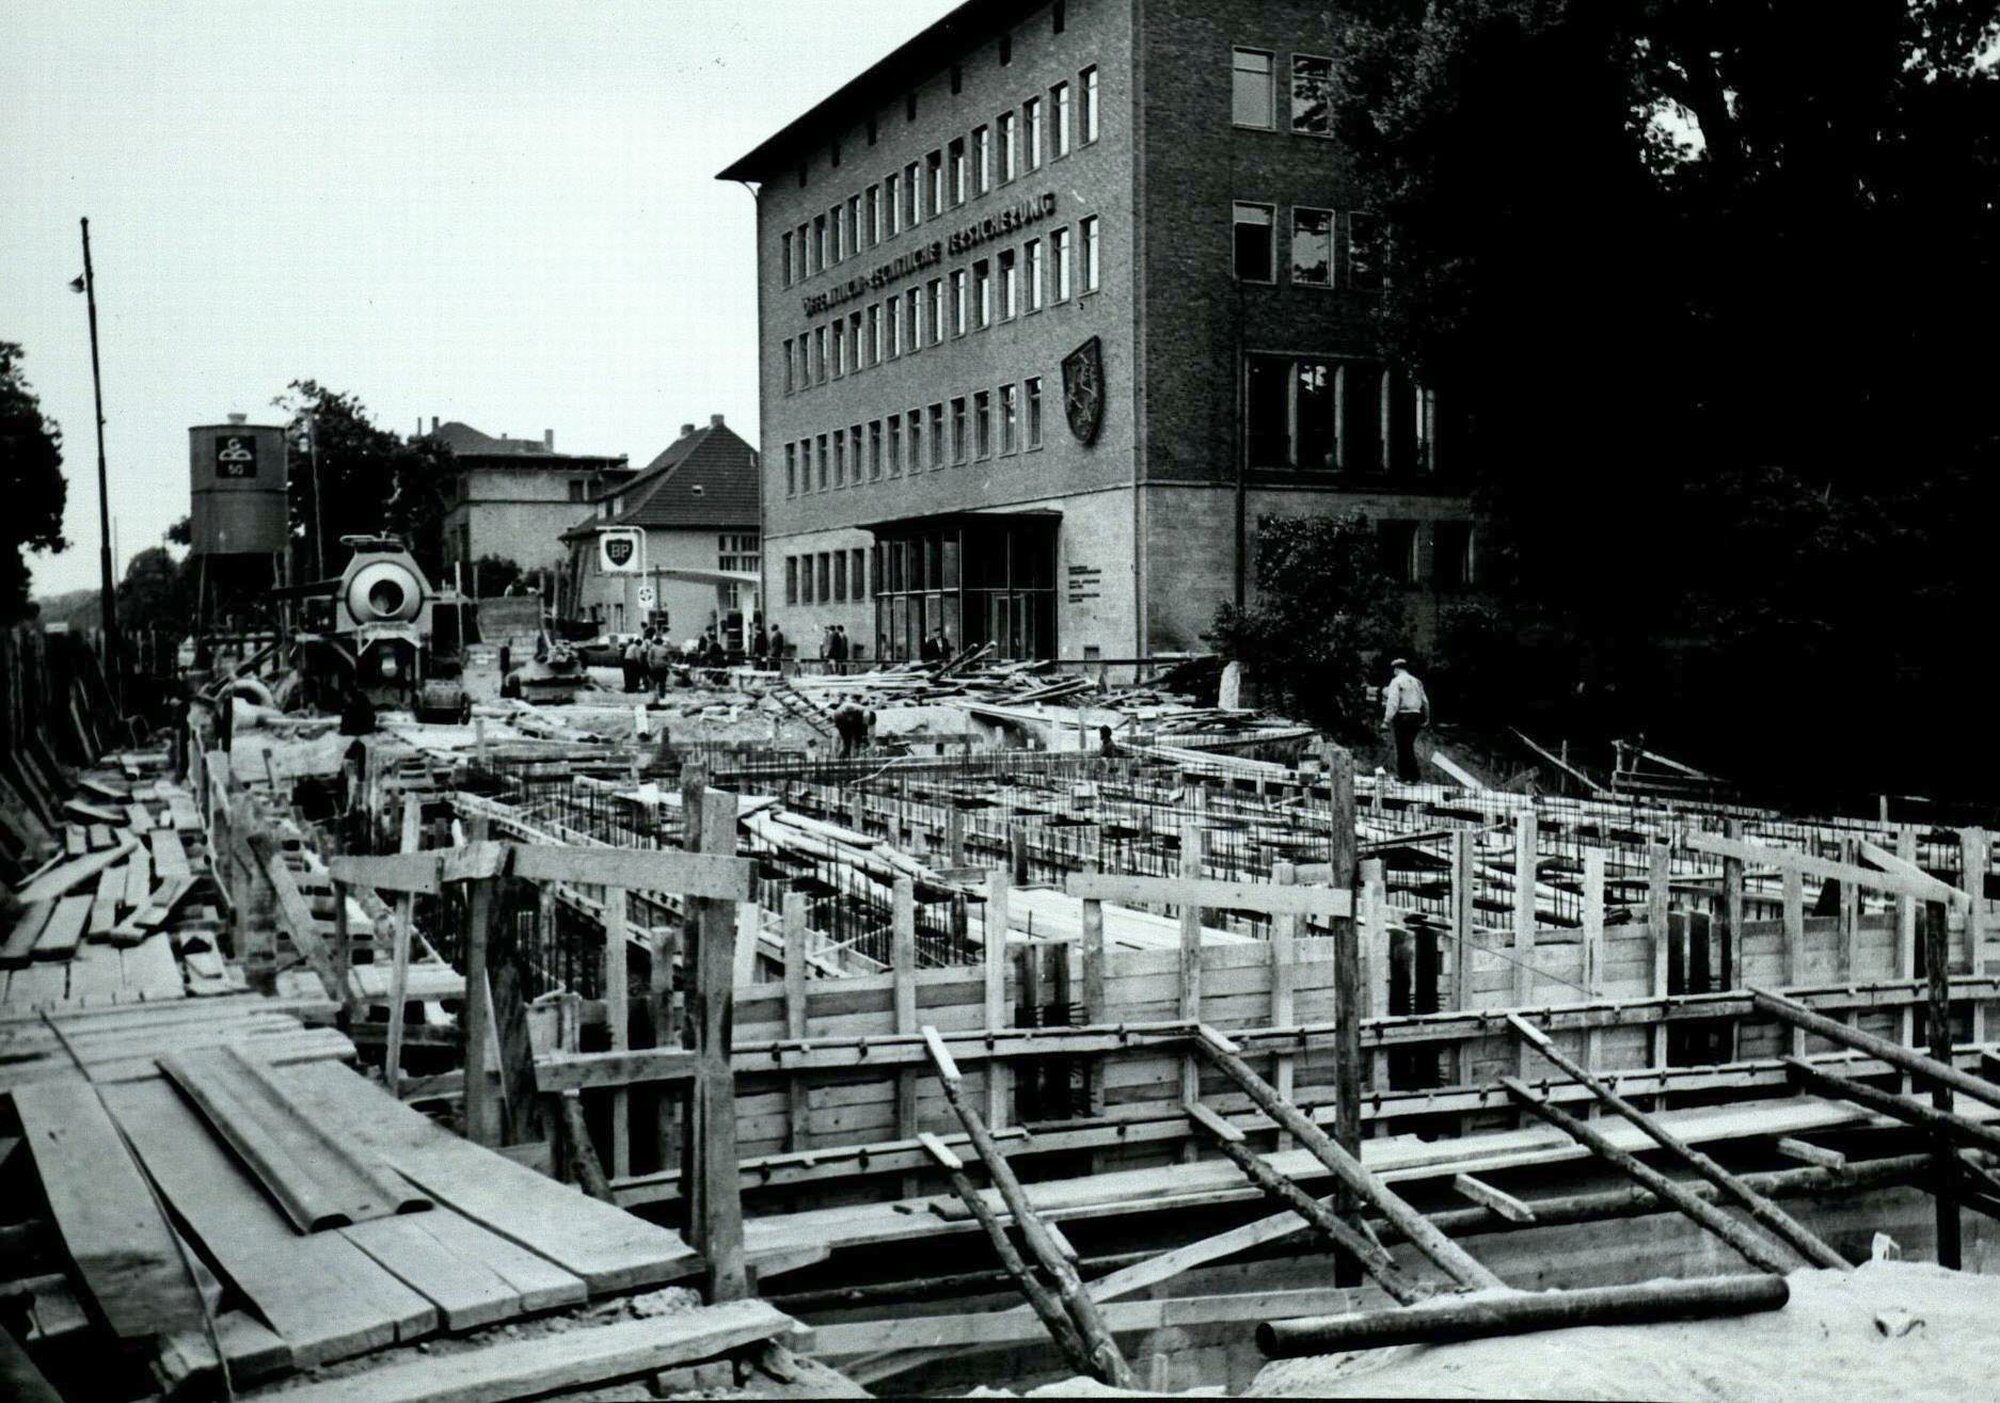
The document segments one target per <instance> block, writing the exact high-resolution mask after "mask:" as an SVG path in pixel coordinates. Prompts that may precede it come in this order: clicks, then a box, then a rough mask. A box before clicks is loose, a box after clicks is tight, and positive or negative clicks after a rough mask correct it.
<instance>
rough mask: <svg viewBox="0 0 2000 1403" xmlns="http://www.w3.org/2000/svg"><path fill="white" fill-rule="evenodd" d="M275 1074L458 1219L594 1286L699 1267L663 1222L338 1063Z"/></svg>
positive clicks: (637, 1282)
mask: <svg viewBox="0 0 2000 1403" xmlns="http://www.w3.org/2000/svg"><path fill="white" fill-rule="evenodd" d="M279 1077H280V1079H281V1081H282V1082H283V1083H284V1084H285V1085H286V1086H287V1087H288V1089H289V1091H290V1093H291V1095H292V1096H293V1098H294V1100H295V1101H296V1102H297V1103H298V1104H299V1105H300V1107H301V1108H302V1109H303V1110H305V1111H307V1112H308V1113H309V1114H313V1115H315V1116H317V1117H319V1119H320V1123H321V1124H322V1125H324V1126H327V1127H329V1128H332V1129H334V1130H336V1132H337V1133H340V1134H343V1135H346V1136H349V1137H351V1138H352V1139H353V1140H354V1141H355V1142H356V1143H358V1144H361V1145H364V1146H366V1147H367V1148H369V1149H370V1150H372V1151H374V1152H375V1153H376V1154H378V1155H380V1156H381V1157H382V1158H383V1159H385V1160H387V1161H388V1162H389V1164H390V1165H391V1166H392V1167H394V1168H395V1169H396V1170H397V1171H398V1172H399V1173H401V1174H403V1175H404V1176H406V1177H407V1178H409V1179H410V1180H411V1181H412V1182H414V1183H416V1184H417V1185H419V1186H420V1187H421V1188H423V1189H425V1190H426V1191H428V1192H429V1193H430V1194H431V1195H432V1196H433V1197H435V1198H436V1199H438V1200H439V1201H440V1202H442V1203H445V1204H449V1205H450V1206H451V1207H452V1208H454V1209H456V1210H457V1211H458V1212H459V1213H461V1214H463V1215H464V1216H465V1217H467V1218H470V1219H472V1220H473V1221H474V1222H476V1223H479V1224H481V1225H483V1226H484V1227H486V1228H487V1229H488V1230H489V1231H492V1232H495V1233H498V1234H499V1235H500V1236H502V1237H505V1238H509V1239H511V1240H512V1241H514V1242H517V1243H519V1244H520V1245H521V1246H523V1247H526V1248H527V1249H529V1250H530V1251H532V1252H534V1253H536V1254H537V1255H539V1256H542V1257H544V1258H546V1259H547V1260H549V1261H551V1262H554V1263H555V1264H556V1265H557V1266H559V1267H562V1268H563V1269H565V1270H566V1271H569V1272H571V1273H573V1274H575V1275H576V1276H579V1277H581V1278H583V1280H584V1282H585V1283H586V1284H587V1285H588V1286H589V1287H590V1289H591V1290H592V1291H593V1292H596V1291H611V1290H624V1289H630V1288H633V1287H638V1286H649V1285H653V1284H655V1283H658V1282H663V1281H671V1280H674V1279H675V1278H677V1277H681V1276H685V1275H687V1274H688V1273H689V1272H691V1271H694V1270H696V1269H697V1268H698V1267H699V1266H700V1262H699V1260H698V1259H697V1258H696V1256H695V1254H694V1252H693V1251H692V1249H690V1248H689V1247H688V1246H687V1244H685V1243H683V1242H682V1241H681V1240H680V1238H678V1237H677V1236H675V1235H674V1234H673V1233H671V1232H669V1231H667V1230H666V1229H665V1228H659V1227H655V1226H654V1225H652V1224H651V1223H647V1222H645V1221H643V1220H641V1219H639V1218H635V1217H633V1216H631V1215H630V1214H628V1213H625V1212H623V1211H621V1210H619V1209H616V1208H612V1207H610V1206H609V1205H607V1204H602V1203H599V1202H597V1201H595V1200H593V1199H589V1198H585V1197H584V1196H583V1195H581V1194H579V1193H577V1192H576V1191H575V1190H574V1189H571V1188H568V1187H565V1186H564V1185H562V1184H559V1183H557V1182H556V1181H555V1180H553V1179H549V1178H545V1177H544V1176H542V1175H540V1174H537V1173H535V1171H534V1170H532V1169H528V1168H526V1167H524V1166H522V1165H518V1164H515V1163H514V1162H513V1161H512V1160H509V1159H507V1158H506V1157H505V1156H502V1155H498V1154H494V1153H492V1152H491V1151H488V1150H482V1149H481V1148H480V1147H478V1146H477V1145H474V1144H472V1143H470V1142H469V1141H466V1140H461V1139H460V1138H459V1137H457V1136H456V1135H453V1134H451V1133H450V1132H449V1131H446V1130H443V1129H440V1128H439V1127H438V1126H436V1125H434V1124H432V1123H431V1121H430V1120H429V1119H428V1118H427V1117H425V1116H424V1115H423V1114H421V1113H420V1112H418V1111H415V1110H412V1109H411V1108H410V1107H408V1106H405V1105H402V1104H400V1103H398V1102H395V1101H392V1100H390V1098H389V1097H388V1095H387V1094H386V1093H384V1092H383V1091H381V1090H379V1089H378V1088H375V1087H371V1086H370V1085H369V1084H368V1083H366V1082H364V1081H363V1080H361V1078H360V1077H358V1076H356V1075H355V1074H354V1073H353V1072H351V1071H349V1070H348V1069H347V1068H345V1067H340V1066H335V1065H333V1064H330V1063H308V1064H303V1065H300V1066H295V1067H286V1068H283V1069H282V1070H281V1071H280V1072H279Z"/></svg>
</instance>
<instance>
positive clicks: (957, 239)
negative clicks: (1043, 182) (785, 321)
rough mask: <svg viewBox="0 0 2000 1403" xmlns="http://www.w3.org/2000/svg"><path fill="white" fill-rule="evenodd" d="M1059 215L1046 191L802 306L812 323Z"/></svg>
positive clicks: (837, 285)
mask: <svg viewBox="0 0 2000 1403" xmlns="http://www.w3.org/2000/svg"><path fill="white" fill-rule="evenodd" d="M1055 212H1056V192H1055V191H1053V190H1050V191H1046V192H1045V193H1043V194H1041V195H1039V196H1033V197H1030V198H1028V199H1025V200H1017V201H1016V202H1015V203H1014V204H1012V205H1010V206H1008V207H1007V208H1006V209H1004V210H1001V211H1000V213H998V214H995V215H991V216H989V217H987V218H985V219H982V220H980V221H979V222H978V223H977V224H968V225H966V226H965V227H964V228H963V229H956V230H953V231H952V233H951V235H950V236H949V237H948V238H944V239H933V240H931V241H930V242H929V243H927V244H923V245H920V246H919V247H917V248H914V249H912V250H910V252H908V253H906V254H903V255H902V256H901V257H899V258H893V259H891V260H890V261H889V262H887V263H884V264H883V265H882V266H881V267H879V268H876V269H874V270H873V271H872V272H869V273H866V274H863V275H860V276H857V277H852V278H849V279H847V280H846V281H845V282H839V283H835V284H834V285H833V286H831V287H829V288H827V289H825V290H824V291H822V292H815V293H813V294H811V295H810V296H808V297H803V298H801V299H800V300H799V301H800V305H801V306H802V307H803V308H804V309H805V315H806V316H807V318H808V319H810V318H812V317H816V316H819V315H820V314H821V313H822V312H827V311H831V310H832V309H833V308H835V307H839V306H843V305H845V304H846V303H849V302H853V301H856V300H858V299H859V298H863V297H866V296H868V295H869V294H870V293H873V292H880V291H881V290H882V289H883V288H885V287H888V286H889V285H890V284H892V283H899V282H901V281H903V280H904V279H905V278H908V277H910V276H911V275H912V274H915V273H921V272H923V271H924V270H926V269H928V268H934V267H936V266H937V265H938V264H939V263H942V262H943V261H944V260H945V257H946V256H947V255H949V256H951V257H953V258H956V257H957V256H958V255H959V254H961V253H964V252H966V251H967V250H968V249H974V248H977V247H978V246H979V245H981V244H983V243H985V242H986V241H987V240H989V239H998V238H1003V237H1005V236H1006V235H1008V234H1011V233H1013V232H1014V231H1015V230H1017V229H1025V228H1027V227H1028V226H1029V225H1030V224H1037V223H1040V222H1041V221H1042V220H1044V219H1047V218H1048V217H1049V216H1051V215H1053V214H1054V213H1055Z"/></svg>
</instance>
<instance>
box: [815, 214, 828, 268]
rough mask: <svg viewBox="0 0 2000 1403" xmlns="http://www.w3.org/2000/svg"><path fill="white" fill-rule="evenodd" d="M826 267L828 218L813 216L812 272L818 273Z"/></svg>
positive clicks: (819, 215) (818, 215) (820, 215)
mask: <svg viewBox="0 0 2000 1403" xmlns="http://www.w3.org/2000/svg"><path fill="white" fill-rule="evenodd" d="M824 267H826V216H825V215H823V214H816V215H814V216H813V237H812V270H813V271H814V272H815V273H817V272H819V271H820V269H822V268H824Z"/></svg>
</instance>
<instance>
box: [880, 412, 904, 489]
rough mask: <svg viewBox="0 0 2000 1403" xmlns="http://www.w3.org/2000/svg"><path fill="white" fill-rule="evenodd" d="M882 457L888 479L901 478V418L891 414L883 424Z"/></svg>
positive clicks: (898, 415)
mask: <svg viewBox="0 0 2000 1403" xmlns="http://www.w3.org/2000/svg"><path fill="white" fill-rule="evenodd" d="M883 429H884V432H883V435H882V444H883V456H884V457H885V458H886V459H887V462H886V464H885V467H886V468H887V471H888V474H889V476H890V477H898V476H901V474H902V471H903V416H902V415H900V414H891V415H890V416H889V417H888V419H887V420H886V421H885V422H884V424H883Z"/></svg>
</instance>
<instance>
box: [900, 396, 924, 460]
mask: <svg viewBox="0 0 2000 1403" xmlns="http://www.w3.org/2000/svg"><path fill="white" fill-rule="evenodd" d="M904 418H905V419H906V420H907V421H908V423H909V426H910V471H911V472H913V473H920V472H922V471H923V470H924V412H923V410H921V409H912V410H911V411H910V412H909V413H908V414H907V415H905V416H904Z"/></svg>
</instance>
